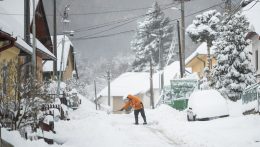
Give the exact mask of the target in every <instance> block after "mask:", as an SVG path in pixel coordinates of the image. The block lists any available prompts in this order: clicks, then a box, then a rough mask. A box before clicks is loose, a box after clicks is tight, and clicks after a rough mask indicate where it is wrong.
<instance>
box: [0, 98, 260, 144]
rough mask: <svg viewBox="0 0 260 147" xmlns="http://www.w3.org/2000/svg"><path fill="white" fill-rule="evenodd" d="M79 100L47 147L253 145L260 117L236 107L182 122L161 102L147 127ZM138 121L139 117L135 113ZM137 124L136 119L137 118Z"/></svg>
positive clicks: (11, 137) (258, 138)
mask: <svg viewBox="0 0 260 147" xmlns="http://www.w3.org/2000/svg"><path fill="white" fill-rule="evenodd" d="M81 98H82V104H81V105H80V107H79V109H77V110H75V111H72V112H71V114H70V116H71V120H70V121H59V122H55V131H56V132H57V134H56V135H55V137H54V139H55V141H56V142H58V143H61V144H57V143H55V144H54V145H52V146H53V147H56V146H57V147H104V146H113V147H168V146H171V147H222V146H225V147H245V146H246V147H259V146H260V131H259V130H260V125H259V124H260V116H259V115H247V116H243V115H239V114H238V113H239V112H238V111H237V108H236V109H235V110H230V115H231V116H230V117H226V118H220V119H215V120H211V121H195V122H188V121H187V120H186V112H185V111H184V112H179V111H176V110H174V109H172V108H171V107H169V106H167V105H161V106H160V107H158V108H156V109H154V110H149V109H146V115H147V120H148V123H149V125H147V126H144V125H142V124H140V125H138V126H137V125H134V124H133V122H134V115H133V113H131V114H107V113H106V112H104V111H99V110H98V111H97V110H95V106H94V104H93V103H92V102H90V101H89V100H88V99H86V98H84V97H81ZM139 118H140V119H141V116H139ZM139 123H142V119H141V120H140V121H139ZM2 137H3V138H4V139H5V140H7V141H9V142H12V143H13V144H14V146H15V147H24V146H27V147H35V146H37V147H47V146H49V145H48V144H47V143H45V142H44V141H43V140H38V141H29V140H27V141H26V140H25V139H23V138H21V137H20V135H19V134H18V132H17V131H11V132H8V131H6V130H3V134H2Z"/></svg>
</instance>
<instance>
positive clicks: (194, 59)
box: [185, 42, 216, 78]
mask: <svg viewBox="0 0 260 147" xmlns="http://www.w3.org/2000/svg"><path fill="white" fill-rule="evenodd" d="M210 54H211V57H212V56H213V54H214V51H213V50H212V49H211V51H210ZM211 59H212V61H211V62H212V66H213V65H215V64H216V59H215V58H213V57H212V58H211ZM206 66H207V43H206V42H203V43H201V44H200V46H199V47H198V48H197V49H196V50H195V51H194V52H193V53H192V54H191V55H190V56H189V57H188V58H186V60H185V67H186V68H191V70H192V73H197V74H198V76H199V77H200V78H202V77H203V76H204V68H205V67H206Z"/></svg>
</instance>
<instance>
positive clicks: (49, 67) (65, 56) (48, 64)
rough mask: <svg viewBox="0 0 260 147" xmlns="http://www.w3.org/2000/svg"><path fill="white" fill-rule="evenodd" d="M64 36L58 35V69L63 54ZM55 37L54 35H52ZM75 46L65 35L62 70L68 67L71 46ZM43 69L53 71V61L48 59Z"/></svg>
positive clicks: (58, 68)
mask: <svg viewBox="0 0 260 147" xmlns="http://www.w3.org/2000/svg"><path fill="white" fill-rule="evenodd" d="M62 38H63V35H58V36H57V70H58V71H60V61H61V54H62ZM52 39H53V37H52ZM71 46H73V44H72V42H71V41H70V39H69V38H68V37H67V36H66V35H65V43H64V52H63V63H62V65H63V66H62V69H61V70H62V71H64V70H65V69H66V66H67V61H68V57H69V52H70V47H71ZM43 71H53V61H47V62H46V63H45V64H44V65H43Z"/></svg>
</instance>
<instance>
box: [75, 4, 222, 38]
mask: <svg viewBox="0 0 260 147" xmlns="http://www.w3.org/2000/svg"><path fill="white" fill-rule="evenodd" d="M223 3H224V2H221V3H218V4H215V5H213V6H210V7H208V8H205V9H202V10H199V11H196V12H193V13H191V14H188V15H185V17H189V16H193V15H195V14H197V13H201V12H203V11H205V10H208V9H211V8H214V7H216V6H219V5H221V4H223ZM144 16H145V15H144ZM178 19H179V18H176V19H172V20H170V21H176V20H178ZM120 26H121V25H120ZM114 28H117V27H113V29H114ZM110 29H111V28H110ZM110 29H108V30H110ZM108 30H103V32H105V31H108ZM133 31H135V30H128V31H123V32H119V33H114V34H107V35H102V36H92V37H90V36H91V35H88V36H82V37H79V38H74V40H85V39H96V38H104V37H110V36H115V35H119V34H122V33H130V32H133Z"/></svg>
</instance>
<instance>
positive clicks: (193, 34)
mask: <svg viewBox="0 0 260 147" xmlns="http://www.w3.org/2000/svg"><path fill="white" fill-rule="evenodd" d="M220 17H221V15H220V13H219V12H217V11H216V10H209V11H207V12H204V13H202V14H200V15H197V16H196V19H195V20H193V23H192V24H191V25H189V26H188V28H187V33H188V35H189V37H190V38H191V39H192V41H193V42H195V43H202V42H206V43H207V52H208V69H211V58H210V47H211V46H212V41H214V40H215V38H216V36H217V28H218V27H217V26H218V23H219V21H220Z"/></svg>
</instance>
